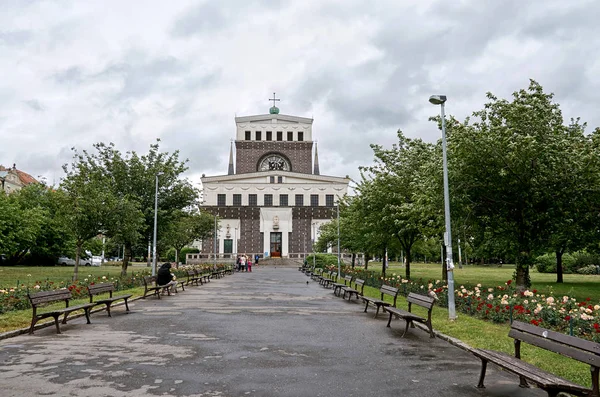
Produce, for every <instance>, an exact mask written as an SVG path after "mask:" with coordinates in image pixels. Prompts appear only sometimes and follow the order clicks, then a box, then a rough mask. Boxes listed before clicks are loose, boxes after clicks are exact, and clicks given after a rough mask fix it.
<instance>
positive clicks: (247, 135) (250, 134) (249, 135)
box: [245, 131, 252, 141]
mask: <svg viewBox="0 0 600 397" xmlns="http://www.w3.org/2000/svg"><path fill="white" fill-rule="evenodd" d="M245 138H246V140H247V141H249V140H250V139H252V132H251V131H246V137H245Z"/></svg>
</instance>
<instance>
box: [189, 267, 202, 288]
mask: <svg viewBox="0 0 600 397" xmlns="http://www.w3.org/2000/svg"><path fill="white" fill-rule="evenodd" d="M186 275H187V281H186V283H185V285H190V284H192V285H194V284H195V285H197V286H199V285H200V284H202V277H198V275H197V274H196V272H195V271H194V270H188V271H186Z"/></svg>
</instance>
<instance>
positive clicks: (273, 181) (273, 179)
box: [270, 175, 275, 183]
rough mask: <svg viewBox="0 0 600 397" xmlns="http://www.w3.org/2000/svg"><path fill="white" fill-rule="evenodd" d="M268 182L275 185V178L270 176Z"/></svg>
mask: <svg viewBox="0 0 600 397" xmlns="http://www.w3.org/2000/svg"><path fill="white" fill-rule="evenodd" d="M270 181H271V183H275V176H273V175H271V178H270Z"/></svg>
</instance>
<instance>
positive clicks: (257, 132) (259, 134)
mask: <svg viewBox="0 0 600 397" xmlns="http://www.w3.org/2000/svg"><path fill="white" fill-rule="evenodd" d="M255 134H256V140H257V141H260V140H261V135H262V134H261V132H260V131H256V133H255Z"/></svg>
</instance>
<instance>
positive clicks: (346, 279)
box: [333, 274, 353, 296]
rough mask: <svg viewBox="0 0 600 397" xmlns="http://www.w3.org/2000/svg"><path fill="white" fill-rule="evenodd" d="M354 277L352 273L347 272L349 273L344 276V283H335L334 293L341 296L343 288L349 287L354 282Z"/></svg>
mask: <svg viewBox="0 0 600 397" xmlns="http://www.w3.org/2000/svg"><path fill="white" fill-rule="evenodd" d="M352 278H353V277H352V276H351V275H349V274H347V275H345V276H344V284H342V283H334V284H333V294H334V295H337V296H341V294H342V288H344V287H348V286H349V285H350V284H352ZM340 281H341V280H340Z"/></svg>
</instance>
